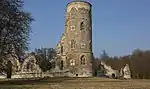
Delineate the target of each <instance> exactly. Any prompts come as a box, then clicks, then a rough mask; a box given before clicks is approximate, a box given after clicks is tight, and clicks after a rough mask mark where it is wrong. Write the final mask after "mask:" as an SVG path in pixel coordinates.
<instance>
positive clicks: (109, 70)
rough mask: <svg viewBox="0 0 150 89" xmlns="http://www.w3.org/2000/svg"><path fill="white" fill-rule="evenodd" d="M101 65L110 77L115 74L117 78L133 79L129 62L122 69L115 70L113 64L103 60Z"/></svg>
mask: <svg viewBox="0 0 150 89" xmlns="http://www.w3.org/2000/svg"><path fill="white" fill-rule="evenodd" d="M101 65H102V66H103V67H104V70H105V74H104V75H106V76H108V77H110V78H112V77H113V76H114V77H115V78H123V79H131V71H130V68H129V65H128V64H126V65H125V66H124V68H121V69H120V70H114V69H113V68H112V67H111V66H109V65H107V64H106V63H105V62H103V61H101ZM119 71H120V72H119Z"/></svg>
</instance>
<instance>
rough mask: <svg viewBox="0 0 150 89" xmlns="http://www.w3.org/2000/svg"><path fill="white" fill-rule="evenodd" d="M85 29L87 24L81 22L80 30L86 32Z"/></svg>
mask: <svg viewBox="0 0 150 89" xmlns="http://www.w3.org/2000/svg"><path fill="white" fill-rule="evenodd" d="M84 29H85V24H84V22H81V23H80V30H81V31H82V30H84Z"/></svg>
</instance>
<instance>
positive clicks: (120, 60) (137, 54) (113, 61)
mask: <svg viewBox="0 0 150 89" xmlns="http://www.w3.org/2000/svg"><path fill="white" fill-rule="evenodd" d="M100 60H104V61H105V62H106V64H108V65H110V66H111V67H112V68H113V69H115V70H120V69H121V68H123V67H124V66H125V64H129V66H130V70H131V76H132V78H133V79H150V50H148V51H142V50H139V49H136V50H134V51H133V53H132V54H131V55H127V56H122V57H109V56H108V54H107V53H106V52H105V51H103V54H102V55H101V57H100V58H95V61H94V63H95V64H94V65H95V66H94V69H95V71H97V70H99V69H100V66H99V65H100Z"/></svg>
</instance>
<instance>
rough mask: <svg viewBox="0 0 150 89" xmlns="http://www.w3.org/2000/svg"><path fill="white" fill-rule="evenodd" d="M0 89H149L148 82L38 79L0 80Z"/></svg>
mask: <svg viewBox="0 0 150 89" xmlns="http://www.w3.org/2000/svg"><path fill="white" fill-rule="evenodd" d="M0 89H150V80H116V79H107V78H98V77H93V78H39V79H28V80H27V79H26V80H25V79H11V80H0Z"/></svg>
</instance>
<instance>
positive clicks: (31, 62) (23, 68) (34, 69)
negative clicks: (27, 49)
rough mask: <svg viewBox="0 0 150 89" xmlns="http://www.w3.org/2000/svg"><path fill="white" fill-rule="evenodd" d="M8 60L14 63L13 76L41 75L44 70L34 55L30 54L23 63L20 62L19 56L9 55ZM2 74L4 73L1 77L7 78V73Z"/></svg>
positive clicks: (30, 76) (28, 76)
mask: <svg viewBox="0 0 150 89" xmlns="http://www.w3.org/2000/svg"><path fill="white" fill-rule="evenodd" d="M8 61H11V63H12V77H11V78H32V77H41V73H42V70H41V68H40V67H39V65H37V64H36V58H35V56H34V55H30V54H29V55H28V56H27V57H26V58H25V59H24V61H23V63H22V64H21V63H20V62H19V58H18V57H17V56H12V55H9V56H8ZM6 62H7V61H6ZM5 64H6V63H5ZM6 67H7V66H6ZM2 74H3V75H0V78H6V76H7V74H6V73H2Z"/></svg>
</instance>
